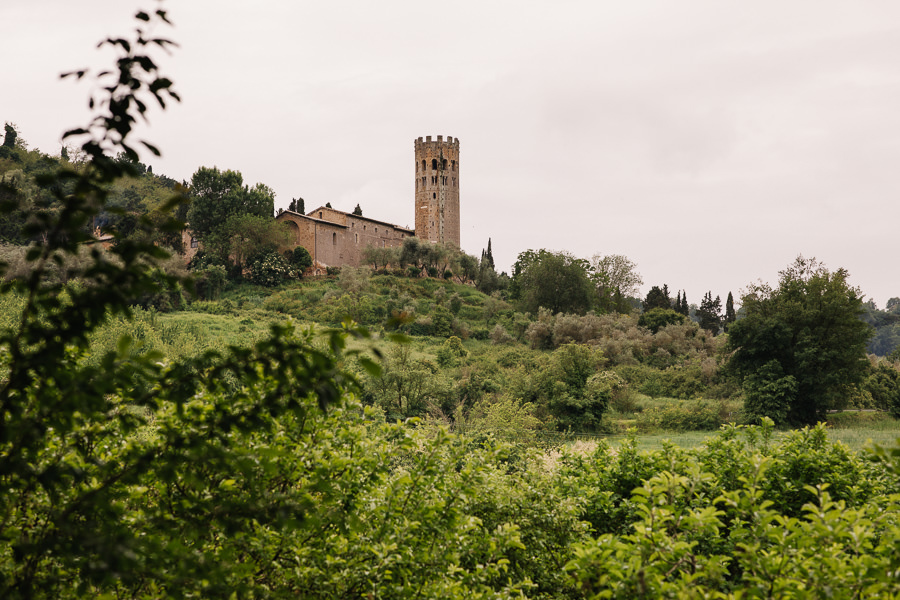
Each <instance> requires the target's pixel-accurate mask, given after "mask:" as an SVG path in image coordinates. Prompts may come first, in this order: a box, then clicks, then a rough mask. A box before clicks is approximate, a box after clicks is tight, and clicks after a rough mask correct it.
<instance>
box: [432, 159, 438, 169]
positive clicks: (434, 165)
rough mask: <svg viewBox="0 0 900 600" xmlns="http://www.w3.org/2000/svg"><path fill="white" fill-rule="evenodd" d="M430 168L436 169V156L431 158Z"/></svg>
mask: <svg viewBox="0 0 900 600" xmlns="http://www.w3.org/2000/svg"><path fill="white" fill-rule="evenodd" d="M431 170H432V171H437V159H436V158H432V159H431Z"/></svg>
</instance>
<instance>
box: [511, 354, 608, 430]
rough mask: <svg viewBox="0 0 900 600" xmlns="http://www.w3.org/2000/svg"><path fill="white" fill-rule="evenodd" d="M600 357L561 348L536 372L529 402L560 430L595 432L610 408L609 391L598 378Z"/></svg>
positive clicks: (601, 378) (601, 361)
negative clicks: (570, 429)
mask: <svg viewBox="0 0 900 600" xmlns="http://www.w3.org/2000/svg"><path fill="white" fill-rule="evenodd" d="M604 362H605V360H604V358H603V353H602V352H600V351H599V350H597V349H595V348H593V347H591V346H587V345H584V344H576V343H569V344H564V345H562V346H560V347H559V348H557V349H556V350H554V351H553V354H552V355H551V357H550V361H549V363H548V364H547V365H546V366H545V367H544V368H542V369H540V370H538V371H536V372H535V374H534V375H533V377H532V379H531V382H530V390H529V392H528V394H529V399H530V400H533V401H534V403H535V407H536V408H537V409H538V412H544V413H545V414H547V413H549V414H550V415H552V416H553V417H554V419H555V420H556V424H557V426H558V427H559V429H560V430H563V431H564V430H566V429H569V428H574V429H576V430H580V431H584V430H594V429H596V428H597V427H599V425H600V422H601V420H602V417H603V413H604V412H605V411H606V409H607V408H608V406H609V400H610V393H611V391H612V388H610V387H609V386H608V385H606V382H605V381H604V378H603V377H599V378H598V377H597V374H598V370H599V369H600V367H602V366H603V364H604Z"/></svg>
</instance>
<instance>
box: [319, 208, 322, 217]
mask: <svg viewBox="0 0 900 600" xmlns="http://www.w3.org/2000/svg"><path fill="white" fill-rule="evenodd" d="M319 218H320V219H321V218H322V211H321V210H320V211H319Z"/></svg>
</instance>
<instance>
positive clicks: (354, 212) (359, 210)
mask: <svg viewBox="0 0 900 600" xmlns="http://www.w3.org/2000/svg"><path fill="white" fill-rule="evenodd" d="M353 214H354V215H356V216H357V217H361V216H363V214H362V208H360V206H359V204H357V205H356V208H354V209H353Z"/></svg>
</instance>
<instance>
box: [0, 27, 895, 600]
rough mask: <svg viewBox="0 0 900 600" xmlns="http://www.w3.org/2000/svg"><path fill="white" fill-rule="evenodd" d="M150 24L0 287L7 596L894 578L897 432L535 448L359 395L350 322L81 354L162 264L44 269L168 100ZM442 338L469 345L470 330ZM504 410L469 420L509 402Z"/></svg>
mask: <svg viewBox="0 0 900 600" xmlns="http://www.w3.org/2000/svg"><path fill="white" fill-rule="evenodd" d="M156 16H158V17H160V18H162V19H165V14H164V13H161V12H160V13H157V15H156ZM138 18H139V19H140V20H142V21H149V20H151V17H150V15H147V14H146V13H139V15H138ZM163 42H164V40H145V39H143V33H142V30H140V29H139V30H138V40H137V41H136V42H135V43H134V44H133V45H132V44H129V43H128V42H127V41H125V40H111V41H110V42H109V43H111V44H113V45H114V46H119V47H120V48H121V50H122V51H123V56H122V57H121V59H120V61H119V62H118V63H117V64H118V66H119V68H120V72H119V73H118V83H117V84H112V87H111V88H108V89H110V93H111V98H110V100H109V101H108V103H106V104H104V106H105V107H106V108H108V109H109V114H108V115H104V116H101V117H99V118H98V121H97V122H96V123H95V129H96V131H95V133H96V134H97V135H98V136H99V137H91V138H90V139H89V140H88V141H87V142H85V144H84V145H83V146H82V149H83V151H84V152H85V153H86V154H87V155H89V156H91V158H92V162H91V165H90V168H88V169H85V170H84V171H83V172H79V173H76V172H71V171H63V172H60V173H58V174H57V177H60V178H62V179H65V180H66V181H68V182H69V183H71V184H72V185H71V186H59V187H58V188H56V189H57V190H58V194H59V197H58V200H59V201H60V203H61V205H62V206H63V210H61V211H60V212H59V213H58V214H54V215H48V216H46V218H45V220H44V221H43V222H42V223H41V231H46V232H48V236H47V241H46V243H45V244H44V245H42V246H40V247H36V248H33V249H32V250H31V251H30V252H29V256H28V257H27V260H28V261H30V262H31V263H33V268H32V269H30V271H29V272H30V275H29V276H28V277H27V278H20V279H15V280H13V281H10V282H8V283H6V284H5V285H4V287H3V290H2V291H3V293H4V295H5V297H10V296H11V297H12V299H13V303H14V304H15V305H16V311H17V312H16V314H17V319H16V320H14V321H11V322H7V323H5V324H4V326H3V328H2V330H0V348H2V350H3V352H2V354H0V367H2V376H3V379H2V381H0V489H2V490H3V493H2V495H0V596H2V597H4V598H65V597H70V598H81V597H132V598H159V597H226V596H227V597H258V598H263V597H310V598H334V597H347V598H360V597H371V598H512V597H522V596H523V595H528V596H530V597H534V598H583V597H623V598H632V597H648V598H650V597H653V598H655V597H660V596H664V595H669V596H675V597H748V596H749V597H757V596H759V597H765V596H771V595H789V594H790V595H792V596H793V597H821V596H831V597H848V598H849V597H860V596H879V597H892V596H893V597H896V596H897V595H898V594H900V583H898V582H900V578H898V576H897V575H898V573H897V571H898V565H900V523H898V518H900V510H898V508H900V506H898V505H900V497H898V494H897V492H898V477H900V449H898V450H897V451H896V452H894V453H893V454H890V453H889V452H887V451H884V452H882V455H881V458H882V460H883V463H878V464H876V463H873V464H871V465H870V464H867V463H863V462H862V461H861V460H860V459H859V458H858V457H857V456H855V455H853V454H851V453H849V452H848V451H847V450H846V448H844V447H843V446H841V445H840V444H829V443H828V442H827V439H826V437H825V432H824V429H822V428H821V427H818V428H815V429H807V430H805V431H802V432H798V433H796V434H793V435H791V436H789V437H788V439H787V440H786V441H784V442H783V443H780V444H773V443H772V442H771V439H770V435H771V427H770V425H771V424H770V422H766V425H765V426H764V427H763V428H750V429H747V430H746V433H745V434H744V435H743V437H741V432H740V430H738V429H736V428H731V429H727V430H725V431H723V432H722V433H721V434H720V435H719V436H718V437H717V438H715V439H714V440H712V441H710V442H709V443H707V444H706V446H705V447H704V448H703V449H701V450H699V451H697V452H693V453H691V452H683V451H679V450H677V449H675V448H674V447H671V446H670V447H668V448H667V449H666V450H664V451H663V452H660V453H655V454H642V453H638V452H636V450H635V447H634V443H631V444H630V445H626V446H623V447H622V448H620V449H619V451H618V452H617V453H616V454H612V453H611V452H610V451H609V449H608V448H606V447H605V446H601V447H600V449H599V450H598V451H597V452H596V453H595V454H593V455H591V456H576V455H572V454H567V455H564V456H563V457H562V458H561V459H560V460H559V464H558V465H557V466H555V467H552V466H550V467H544V466H540V465H541V464H542V463H540V462H539V461H538V459H539V458H540V457H538V456H536V455H534V454H524V455H519V456H517V457H513V456H511V455H509V454H507V452H506V450H505V448H504V447H503V446H502V445H499V444H496V443H494V442H493V441H492V440H491V439H490V437H489V436H482V437H483V438H484V439H482V440H481V442H480V443H474V442H473V441H472V440H471V439H467V438H465V437H455V436H450V435H448V434H447V433H446V432H445V431H444V430H442V429H440V428H433V427H427V426H426V425H427V424H422V425H421V426H420V428H419V429H414V427H415V426H416V423H415V422H410V423H403V424H401V423H395V424H387V423H385V422H384V420H383V418H381V417H380V415H379V413H378V411H377V410H375V409H372V408H369V409H363V408H362V407H361V405H360V404H359V403H358V401H357V400H356V398H355V396H356V394H357V393H358V392H359V391H360V390H359V384H358V382H357V380H356V378H355V376H354V375H353V374H352V373H351V372H350V370H351V365H354V366H355V365H358V366H359V367H360V368H361V369H364V370H366V371H367V372H368V373H369V374H374V373H377V371H378V367H377V366H376V364H375V363H373V362H372V361H371V360H369V359H367V358H365V357H364V356H361V355H358V354H357V355H356V356H354V353H353V352H349V351H348V350H347V346H346V338H347V336H348V335H353V336H356V337H359V338H364V337H365V335H366V334H365V332H364V331H362V330H358V329H354V328H347V329H346V330H344V331H338V330H333V331H331V332H329V333H328V334H327V335H325V336H324V337H322V338H316V337H314V336H313V335H312V334H311V333H309V332H306V333H297V332H296V331H294V330H293V328H292V327H291V326H290V325H286V326H280V327H274V328H273V329H272V331H271V334H270V335H269V336H268V337H267V338H265V339H263V340H261V341H259V342H257V343H256V344H255V345H254V346H253V347H251V348H240V347H232V348H227V349H220V350H211V351H208V352H203V353H199V354H192V355H189V356H183V357H180V358H177V359H174V360H171V361H170V362H166V360H164V359H163V357H161V356H160V355H158V354H155V353H153V352H133V351H132V344H131V340H130V339H129V338H127V337H122V338H120V340H119V342H118V347H117V348H115V349H111V350H109V351H108V352H105V353H103V354H102V355H101V356H99V357H97V356H91V357H88V356H87V353H88V352H89V347H90V341H91V337H92V335H93V334H96V333H97V332H98V330H99V328H100V326H101V325H102V324H103V323H105V322H107V321H108V320H109V319H110V317H114V318H121V317H128V316H129V315H130V314H131V310H132V309H131V306H132V303H133V302H134V300H135V299H136V298H140V297H141V296H142V295H143V294H145V293H151V292H153V291H154V290H158V289H159V287H160V286H161V285H166V284H175V283H177V282H176V281H174V279H175V278H173V277H161V276H160V275H159V271H158V270H157V268H158V266H159V263H160V261H162V260H164V259H165V253H164V252H162V251H160V250H159V249H158V248H157V247H156V246H155V245H154V244H153V243H151V242H143V241H141V240H140V238H138V239H135V240H132V241H130V242H127V243H124V241H123V243H119V244H117V245H116V247H115V248H114V250H113V255H114V256H115V257H116V260H114V261H109V260H107V259H106V258H105V256H104V255H103V254H102V253H101V252H99V251H96V252H91V253H90V259H89V260H88V261H86V262H84V263H81V262H79V263H78V264H79V266H77V268H75V269H74V270H73V272H72V273H71V276H72V279H73V280H74V281H75V283H71V284H70V283H64V282H61V281H59V280H58V278H55V277H51V276H50V275H51V273H50V267H49V265H51V264H60V263H64V262H65V259H66V258H67V257H71V256H72V255H75V254H77V253H78V252H79V250H78V243H79V242H80V241H83V240H84V239H85V238H86V235H85V234H84V231H83V229H84V226H85V224H86V223H87V222H89V220H90V219H91V218H92V217H93V216H95V215H96V214H97V213H98V211H99V210H101V209H102V207H103V203H104V200H105V199H106V198H107V192H108V184H109V183H110V182H111V181H114V180H115V179H117V178H118V177H120V176H121V175H122V174H123V166H122V165H121V164H119V163H117V162H115V161H111V160H110V159H108V158H106V155H105V154H104V148H105V147H107V146H109V145H113V146H118V147H121V148H122V151H123V152H125V153H126V154H128V155H129V156H131V155H133V154H135V153H134V151H133V150H132V149H131V148H130V147H129V146H127V145H125V142H124V140H125V139H126V137H127V135H128V133H129V132H130V126H131V123H132V122H133V120H134V115H133V114H132V112H131V111H132V110H137V111H138V112H139V113H142V112H143V110H144V109H145V107H146V103H145V102H137V95H138V94H139V93H141V92H142V90H144V89H145V88H146V89H147V90H148V91H149V92H150V94H151V95H152V96H153V97H155V98H156V100H158V101H160V102H162V101H163V97H165V93H164V92H165V91H166V90H167V89H168V87H169V85H170V82H168V80H166V79H164V78H162V77H160V76H159V75H158V74H157V73H156V69H155V66H154V65H153V62H152V60H150V59H149V57H147V56H145V55H143V54H139V53H138V54H136V53H137V52H138V51H139V50H141V49H143V47H144V46H146V45H148V44H158V45H164V43H163ZM120 86H121V88H120ZM89 130H90V128H89ZM89 130H84V131H81V132H80V133H90V131H89ZM112 132H114V135H111V136H110V133H112ZM67 190H68V191H67ZM145 225H146V226H147V227H148V228H149V227H150V226H151V224H150V223H146V224H145ZM173 225H174V224H173ZM558 352H559V354H558V356H564V355H566V354H570V353H571V354H573V355H576V356H575V357H576V358H578V360H576V361H568V362H566V363H565V364H563V363H557V364H555V365H551V366H553V368H555V369H556V371H555V372H556V374H557V375H558V376H559V377H560V378H561V379H562V380H563V381H561V382H562V383H563V385H564V387H565V389H566V394H567V397H568V398H569V401H568V404H567V407H568V408H577V409H579V410H581V409H584V408H585V407H586V406H589V405H592V404H598V403H605V402H607V401H608V400H609V398H608V397H607V395H608V394H611V393H612V392H613V391H614V389H613V388H615V387H616V386H617V385H618V383H617V380H616V378H614V377H608V378H606V379H605V380H603V381H598V380H597V379H593V380H592V379H591V377H590V376H588V375H589V374H590V372H591V367H592V366H593V365H595V364H596V363H597V361H598V356H596V355H595V353H594V351H590V350H585V349H584V348H580V347H576V346H566V345H564V346H562V347H561V348H560V349H559V350H558ZM376 353H377V352H376ZM445 358H446V360H447V361H450V362H452V361H453V360H457V359H462V358H464V355H463V352H462V351H461V344H457V343H451V344H449V345H448V348H447V354H446V357H445ZM354 361H355V362H354ZM570 363H571V364H570ZM572 365H574V366H579V365H580V368H578V369H575V370H572V369H569V366H572ZM534 383H535V384H540V385H536V387H535V389H536V393H541V390H545V389H547V387H548V386H555V385H556V384H555V383H554V382H553V381H550V380H549V379H546V380H535V382H534ZM506 408H507V409H508V410H504V411H491V410H490V407H487V408H486V409H485V413H486V416H485V418H486V419H502V418H506V419H510V418H513V417H516V418H518V417H517V415H518V416H519V417H522V415H520V411H517V407H516V406H515V405H513V404H508V405H507V407H506ZM519 420H520V421H522V423H523V424H527V423H526V422H527V415H525V416H524V417H523V418H521V419H519ZM476 433H477V431H476ZM595 535H596V536H598V537H596V538H595V537H594V536H595ZM823 550H824V557H823V556H822V554H823ZM816 561H819V562H816Z"/></svg>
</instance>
